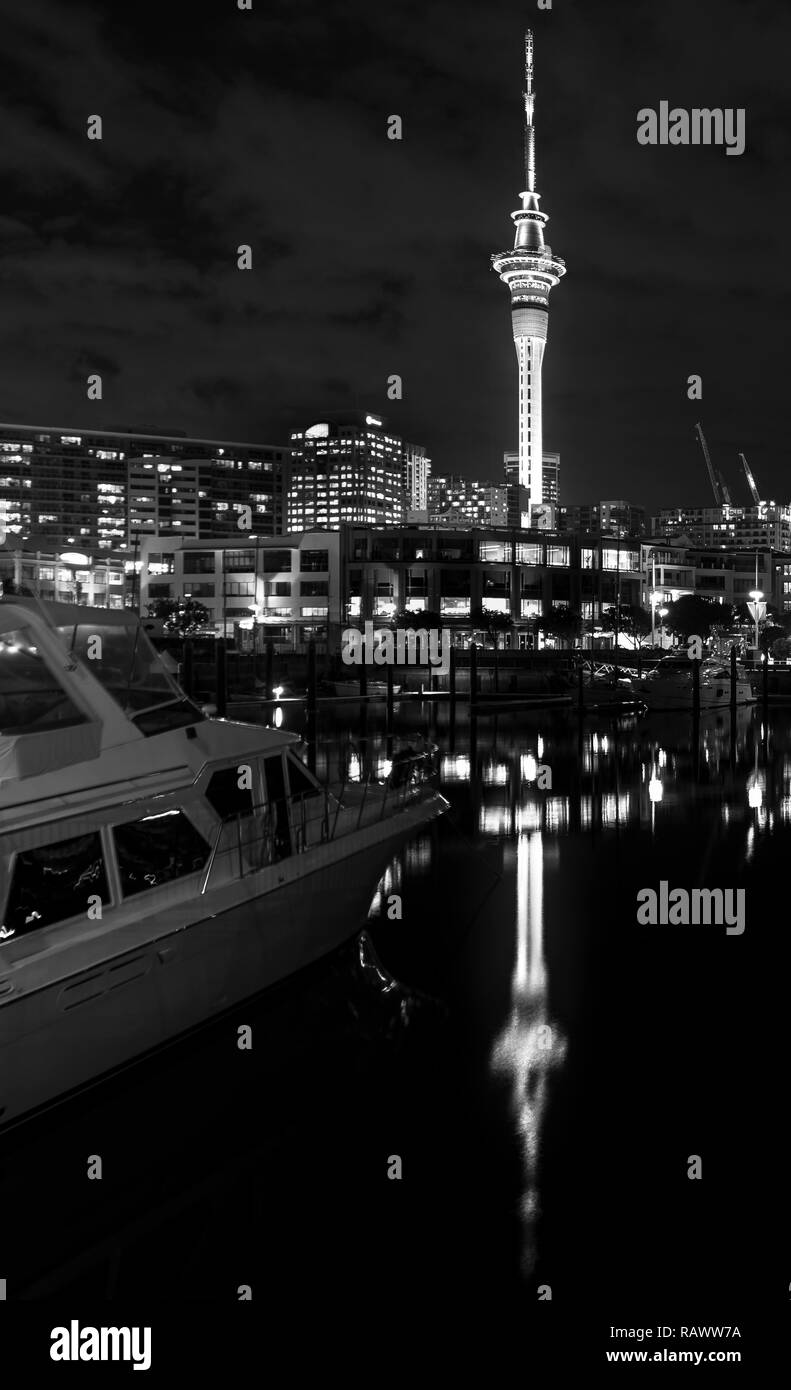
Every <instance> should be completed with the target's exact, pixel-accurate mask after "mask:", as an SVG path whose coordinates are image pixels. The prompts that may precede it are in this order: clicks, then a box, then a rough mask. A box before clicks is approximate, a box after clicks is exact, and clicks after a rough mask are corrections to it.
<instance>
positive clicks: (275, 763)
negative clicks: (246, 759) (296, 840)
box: [264, 753, 291, 859]
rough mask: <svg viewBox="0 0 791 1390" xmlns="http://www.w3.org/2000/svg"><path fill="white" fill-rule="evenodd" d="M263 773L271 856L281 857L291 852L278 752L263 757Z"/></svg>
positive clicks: (286, 805)
mask: <svg viewBox="0 0 791 1390" xmlns="http://www.w3.org/2000/svg"><path fill="white" fill-rule="evenodd" d="M264 775H265V777H266V795H267V799H268V801H269V811H270V818H271V827H272V836H273V840H272V850H273V857H274V858H275V859H283V858H285V856H286V855H288V854H290V853H291V827H290V824H289V818H288V801H287V799H286V783H285V777H284V775H283V759H282V756H281V754H280V753H277V754H275V756H274V757H271V758H265V759H264Z"/></svg>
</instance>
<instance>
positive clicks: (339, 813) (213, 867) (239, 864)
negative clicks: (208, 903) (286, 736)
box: [200, 754, 433, 894]
mask: <svg viewBox="0 0 791 1390" xmlns="http://www.w3.org/2000/svg"><path fill="white" fill-rule="evenodd" d="M431 795H433V786H432V783H431V781H430V780H429V775H428V770H427V761H426V757H425V755H424V754H417V755H415V756H414V757H402V758H401V759H400V760H399V761H398V762H397V763H396V764H395V766H394V768H393V770H392V771H391V772H390V774H389V775H388V777H387V778H386V779H385V780H384V781H383V780H381V779H380V778H379V777H377V776H376V775H375V774H374V773H370V774H369V775H368V776H367V777H365V778H361V779H360V780H355V781H349V780H348V779H346V778H344V780H343V781H342V782H341V783H334V784H326V785H325V786H317V787H315V788H311V789H310V790H309V791H302V792H296V793H294V794H293V795H291V796H288V797H282V798H279V799H277V800H275V801H266V802H254V803H253V804H252V806H251V807H250V808H249V809H248V810H246V811H244V812H241V811H239V812H235V813H233V814H231V815H229V816H227V817H225V818H224V819H223V821H222V822H221V824H220V825H219V826H218V827H217V831H216V834H215V837H214V841H213V844H212V846H211V851H210V854H209V858H208V861H207V863H206V868H205V870H204V875H203V879H202V882H201V890H200V891H201V893H202V894H203V893H206V892H207V891H208V889H209V886H210V884H211V883H212V880H213V879H215V878H216V872H217V871H218V869H219V866H220V864H222V865H223V867H224V869H225V877H226V878H227V877H230V878H234V879H236V878H246V877H247V876H248V875H250V874H253V873H257V872H259V871H260V870H261V869H264V868H267V867H269V866H270V865H271V864H276V863H278V862H280V861H282V860H284V859H287V858H291V857H293V856H294V855H298V854H304V853H305V852H306V851H308V850H311V849H315V848H316V847H317V846H318V845H321V844H328V843H331V842H332V841H334V840H336V839H340V838H341V837H342V836H344V835H349V834H352V833H354V832H355V831H358V830H360V829H362V828H363V827H365V826H369V825H372V824H375V823H377V822H380V821H383V820H385V819H386V818H390V817H392V816H394V815H398V814H399V813H400V812H401V811H403V810H405V809H406V808H407V807H409V806H411V805H414V804H416V803H419V802H421V801H424V800H426V799H427V798H428V797H429V796H431ZM223 841H225V843H223Z"/></svg>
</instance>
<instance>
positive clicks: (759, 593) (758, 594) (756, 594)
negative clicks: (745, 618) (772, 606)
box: [750, 589, 764, 651]
mask: <svg viewBox="0 0 791 1390" xmlns="http://www.w3.org/2000/svg"><path fill="white" fill-rule="evenodd" d="M763 596H764V592H763V589H751V590H750V598H751V599H752V603H751V604H750V609H751V612H752V615H753V617H754V618H755V649H756V651H757V650H758V647H759V645H760V639H759V636H758V620H759V615H760V612H761V609H760V606H759V605H760V603H761V599H762V598H763Z"/></svg>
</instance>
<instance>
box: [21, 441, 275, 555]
mask: <svg viewBox="0 0 791 1390" xmlns="http://www.w3.org/2000/svg"><path fill="white" fill-rule="evenodd" d="M288 456H289V450H288V449H287V448H282V447H275V446H271V445H263V444H236V443H231V442H227V441H226V442H223V441H219V440H212V439H190V438H188V437H187V436H186V435H176V434H172V435H165V434H142V433H136V432H134V431H131V430H83V431H79V432H77V431H73V430H68V431H67V430H63V429H60V428H59V429H56V428H54V427H45V426H42V425H6V424H0V503H3V504H4V509H5V518H6V521H5V524H6V527H7V529H8V533H9V536H11V537H12V538H14V539H19V540H24V539H27V538H28V537H30V536H33V537H35V538H36V539H37V540H40V542H41V546H40V548H41V549H42V550H43V551H46V550H48V549H51V550H53V551H57V550H61V549H64V548H67V547H71V548H72V549H74V548H75V547H76V548H77V549H79V550H81V551H85V552H86V553H88V554H98V553H100V552H104V551H108V550H131V549H133V548H134V547H135V545H136V544H137V543H138V540H139V537H140V536H141V535H153V534H164V535H181V534H184V535H186V536H194V537H200V536H208V535H211V536H223V535H234V534H238V528H237V521H238V513H239V510H240V508H241V507H242V506H250V507H251V508H252V531H253V532H254V533H256V534H260V535H277V534H279V533H280V531H281V530H282V524H283V470H284V465H285V462H286V460H287V459H288Z"/></svg>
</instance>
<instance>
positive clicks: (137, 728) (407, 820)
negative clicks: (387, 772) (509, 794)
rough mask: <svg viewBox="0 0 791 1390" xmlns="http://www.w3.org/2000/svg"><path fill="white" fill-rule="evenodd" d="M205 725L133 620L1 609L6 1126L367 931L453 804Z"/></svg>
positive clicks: (24, 605)
mask: <svg viewBox="0 0 791 1390" xmlns="http://www.w3.org/2000/svg"><path fill="white" fill-rule="evenodd" d="M298 743H299V737H298V735H296V734H290V733H287V732H284V731H283V730H280V729H267V728H261V727H259V726H256V725H249V724H243V723H236V722H233V721H230V720H217V719H209V718H206V717H205V716H204V715H203V714H202V712H201V711H200V710H199V709H198V708H197V707H196V706H195V705H194V704H192V702H191V701H190V700H188V699H187V697H186V696H185V695H184V693H183V691H181V690H180V688H179V687H178V686H177V685H176V684H175V682H174V680H173V678H172V677H171V676H170V675H169V674H168V672H167V671H166V670H165V668H164V666H163V664H162V662H161V661H160V660H159V658H158V657H157V655H156V653H155V651H154V649H153V648H152V647H151V645H150V643H149V641H148V638H147V637H146V635H145V633H144V632H143V630H142V628H141V626H140V624H139V622H138V621H137V620H136V619H135V618H134V617H133V616H132V615H129V614H126V613H112V612H106V611H104V610H90V609H86V608H74V607H66V606H63V605H43V604H40V603H38V602H36V601H33V600H25V599H18V598H13V599H2V600H0V1124H5V1123H7V1122H9V1121H12V1120H15V1119H17V1118H18V1117H19V1116H21V1115H23V1114H25V1113H27V1112H28V1111H30V1110H32V1109H34V1108H38V1107H40V1106H42V1105H45V1104H47V1103H49V1102H52V1101H53V1100H55V1099H58V1098H59V1097H61V1096H62V1095H64V1094H66V1093H68V1092H70V1091H72V1090H74V1089H75V1088H79V1087H81V1086H82V1085H84V1084H86V1083H87V1082H89V1081H92V1080H94V1079H96V1078H97V1077H99V1076H101V1075H103V1074H105V1073H107V1072H110V1071H112V1070H114V1069H115V1068H117V1067H119V1066H122V1065H124V1064H126V1063H127V1062H129V1061H131V1060H133V1059H134V1058H136V1057H138V1056H140V1055H141V1054H143V1053H146V1052H149V1051H150V1050H152V1049H154V1048H156V1047H157V1046H159V1045H161V1044H162V1043H164V1042H166V1041H168V1040H170V1039H172V1038H173V1037H175V1036H178V1035H179V1034H180V1033H182V1032H184V1031H186V1030H188V1029H189V1028H191V1027H194V1026H196V1025H197V1024H200V1023H202V1022H204V1021H205V1020H207V1019H209V1018H211V1017H212V1016H214V1015H216V1014H218V1013H220V1012H222V1011H223V1010H224V1009H227V1008H229V1007H231V1006H232V1005H234V1004H235V1003H238V1002H240V1001H242V1000H243V999H245V998H248V997H249V996H251V995H253V994H256V993H258V992H259V991H261V990H263V989H264V988H266V987H267V986H269V985H271V984H274V983H276V982H277V981H278V980H281V979H283V978H284V977H286V976H288V975H290V974H292V973H294V972H296V971H298V970H300V969H301V968H302V967H304V966H307V965H309V964H310V963H312V962H313V961H315V960H317V959H318V958H319V957H321V956H322V955H324V954H326V953H328V952H330V951H332V950H333V949H334V948H335V947H337V946H339V945H341V944H342V943H343V942H344V941H346V940H347V939H349V938H350V937H353V936H354V935H355V933H356V932H357V931H358V930H360V929H361V928H362V927H363V926H364V923H365V917H366V912H367V909H368V906H369V904H370V901H371V899H372V897H373V894H374V891H375V889H376V885H377V883H378V881H379V878H380V877H381V874H382V873H383V872H384V869H385V867H386V865H387V863H388V862H389V861H390V859H391V858H392V856H393V854H394V853H396V851H397V849H398V848H399V846H400V845H401V844H403V843H405V842H406V841H407V840H408V839H410V838H411V837H412V836H413V835H414V834H415V833H416V831H418V830H419V829H420V828H421V827H422V826H424V825H425V824H427V823H428V822H429V821H431V820H432V819H434V818H435V817H436V816H438V815H440V814H441V813H442V812H443V811H444V809H445V808H446V805H447V803H446V802H445V801H444V799H443V798H442V797H441V796H440V795H439V794H438V793H437V792H436V791H435V790H434V789H433V787H432V785H431V783H430V781H429V780H428V766H427V764H425V763H424V760H423V759H421V758H416V759H415V768H414V773H413V775H411V776H410V777H408V778H404V777H400V778H399V779H388V781H386V782H375V781H373V780H369V781H368V782H366V783H357V784H351V785H347V786H344V787H343V788H341V787H338V788H332V787H325V786H322V785H321V784H320V783H319V782H318V781H317V780H316V778H315V777H314V776H313V775H312V774H311V773H310V771H309V769H308V768H307V767H306V766H305V765H304V764H303V763H302V761H301V760H300V758H299V757H298V756H297V752H296V747H297V744H298Z"/></svg>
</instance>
